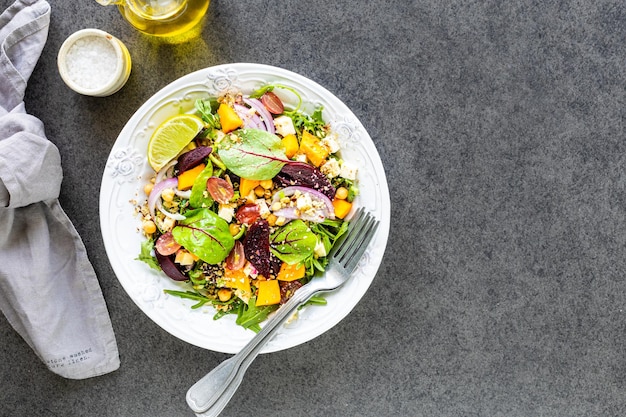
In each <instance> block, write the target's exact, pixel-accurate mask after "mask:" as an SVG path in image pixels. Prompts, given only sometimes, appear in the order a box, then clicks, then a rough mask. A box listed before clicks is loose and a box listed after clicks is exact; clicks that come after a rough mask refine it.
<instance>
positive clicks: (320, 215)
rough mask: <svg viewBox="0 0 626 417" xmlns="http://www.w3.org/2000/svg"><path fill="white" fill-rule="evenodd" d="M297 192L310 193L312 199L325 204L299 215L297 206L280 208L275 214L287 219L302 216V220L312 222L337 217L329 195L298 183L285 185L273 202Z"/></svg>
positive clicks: (275, 195)
mask: <svg viewBox="0 0 626 417" xmlns="http://www.w3.org/2000/svg"><path fill="white" fill-rule="evenodd" d="M296 192H300V193H302V194H308V195H309V197H311V200H312V201H318V202H321V203H323V204H324V207H323V208H320V209H318V210H314V211H313V212H312V213H309V212H305V213H300V215H299V216H298V214H297V213H298V211H297V209H296V208H295V207H284V208H281V209H280V210H276V211H275V212H274V214H275V215H276V216H281V217H284V218H286V219H297V218H300V219H302V220H308V221H312V222H323V221H324V220H325V219H334V218H335V208H334V207H333V202H332V201H330V199H329V198H328V197H326V196H325V195H324V194H322V193H321V192H319V191H317V190H315V189H313V188H308V187H301V186H298V185H294V186H290V187H285V188H283V189H282V190H280V191H278V192H277V193H275V194H274V196H273V197H272V203H276V202H279V201H280V199H281V198H282V197H291V196H292V195H294V194H295V193H296Z"/></svg>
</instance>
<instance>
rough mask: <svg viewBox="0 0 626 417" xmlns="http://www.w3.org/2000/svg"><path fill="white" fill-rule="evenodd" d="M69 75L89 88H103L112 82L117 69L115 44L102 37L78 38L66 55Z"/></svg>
mask: <svg viewBox="0 0 626 417" xmlns="http://www.w3.org/2000/svg"><path fill="white" fill-rule="evenodd" d="M66 66H67V72H68V75H69V77H70V78H71V79H72V81H74V82H75V83H76V84H78V85H80V86H81V87H83V88H85V89H88V90H95V89H98V88H102V87H104V86H105V85H107V84H109V83H110V82H111V79H112V77H114V76H115V72H116V69H117V54H116V51H115V48H113V45H111V44H110V42H109V41H108V40H107V39H105V38H102V37H98V36H87V37H84V38H81V39H78V40H76V42H75V43H74V44H73V45H72V46H71V47H70V48H69V50H68V52H67V56H66Z"/></svg>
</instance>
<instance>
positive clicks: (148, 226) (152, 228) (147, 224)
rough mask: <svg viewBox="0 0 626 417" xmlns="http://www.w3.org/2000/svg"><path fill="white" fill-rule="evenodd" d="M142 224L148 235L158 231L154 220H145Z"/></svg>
mask: <svg viewBox="0 0 626 417" xmlns="http://www.w3.org/2000/svg"><path fill="white" fill-rule="evenodd" d="M142 226H143V231H144V233H145V234H147V235H151V234H152V233H154V232H156V224H154V222H153V221H152V220H145V221H144V222H143V224H142Z"/></svg>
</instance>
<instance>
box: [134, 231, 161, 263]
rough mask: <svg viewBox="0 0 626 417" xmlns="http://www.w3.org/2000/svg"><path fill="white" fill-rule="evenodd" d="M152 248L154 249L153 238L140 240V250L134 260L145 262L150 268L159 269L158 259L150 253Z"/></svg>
mask: <svg viewBox="0 0 626 417" xmlns="http://www.w3.org/2000/svg"><path fill="white" fill-rule="evenodd" d="M152 249H154V240H152V239H147V240H144V241H143V242H141V252H139V256H138V257H136V258H135V260H137V261H142V262H145V263H146V264H148V266H149V267H150V268H152V269H156V270H157V271H160V270H161V267H160V266H159V261H157V259H156V257H154V255H152Z"/></svg>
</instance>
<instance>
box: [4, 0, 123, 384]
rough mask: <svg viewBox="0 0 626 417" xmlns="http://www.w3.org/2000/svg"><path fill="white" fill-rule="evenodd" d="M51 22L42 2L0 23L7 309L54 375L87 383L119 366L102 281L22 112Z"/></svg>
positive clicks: (18, 5)
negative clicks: (59, 198) (59, 197)
mask: <svg viewBox="0 0 626 417" xmlns="http://www.w3.org/2000/svg"><path fill="white" fill-rule="evenodd" d="M49 23H50V5H49V4H48V3H47V2H46V1H45V0H17V1H16V2H15V3H13V4H12V5H11V6H9V8H7V9H6V10H5V11H4V12H3V13H2V14H1V15H0V309H1V310H2V312H3V313H4V315H5V316H6V317H7V320H8V321H9V323H10V324H11V325H12V326H13V328H14V329H15V330H16V331H17V332H18V333H19V334H20V335H21V336H22V337H23V338H24V340H25V341H26V342H27V343H28V344H29V345H30V347H31V348H32V349H33V350H34V351H35V353H36V354H37V356H39V358H40V359H41V360H42V361H43V362H44V363H45V364H46V366H47V367H48V368H49V369H50V370H51V371H53V372H55V373H57V374H59V375H61V376H63V377H66V378H72V379H82V378H89V377H93V376H97V375H102V374H104V373H108V372H111V371H114V370H116V369H118V368H119V364H120V362H119V355H118V350H117V344H116V341H115V335H114V333H113V327H112V326H111V319H110V318H109V312H108V310H107V307H106V304H105V301H104V298H103V296H102V291H101V289H100V285H99V282H98V279H97V277H96V275H95V272H94V270H93V267H92V266H91V263H90V262H89V259H88V258H87V253H86V251H85V247H84V245H83V242H82V240H81V238H80V237H79V235H78V233H77V232H76V229H74V226H73V225H72V223H71V221H70V220H69V218H68V217H67V215H66V214H65V212H64V211H63V209H62V208H61V206H60V205H59V202H58V196H59V189H60V187H61V180H62V177H63V174H62V171H61V159H60V156H59V152H58V150H57V148H56V147H55V146H54V144H52V143H51V142H50V141H48V140H47V139H46V135H45V133H44V128H43V124H42V122H41V121H40V120H39V119H37V118H36V117H33V116H31V115H28V114H26V111H25V107H24V102H23V100H24V92H25V90H26V83H27V81H28V79H29V78H30V75H31V74H32V71H33V69H34V67H35V64H36V63H37V61H38V59H39V56H40V55H41V51H42V49H43V47H44V44H45V42H46V40H47V37H48V26H49Z"/></svg>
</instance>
